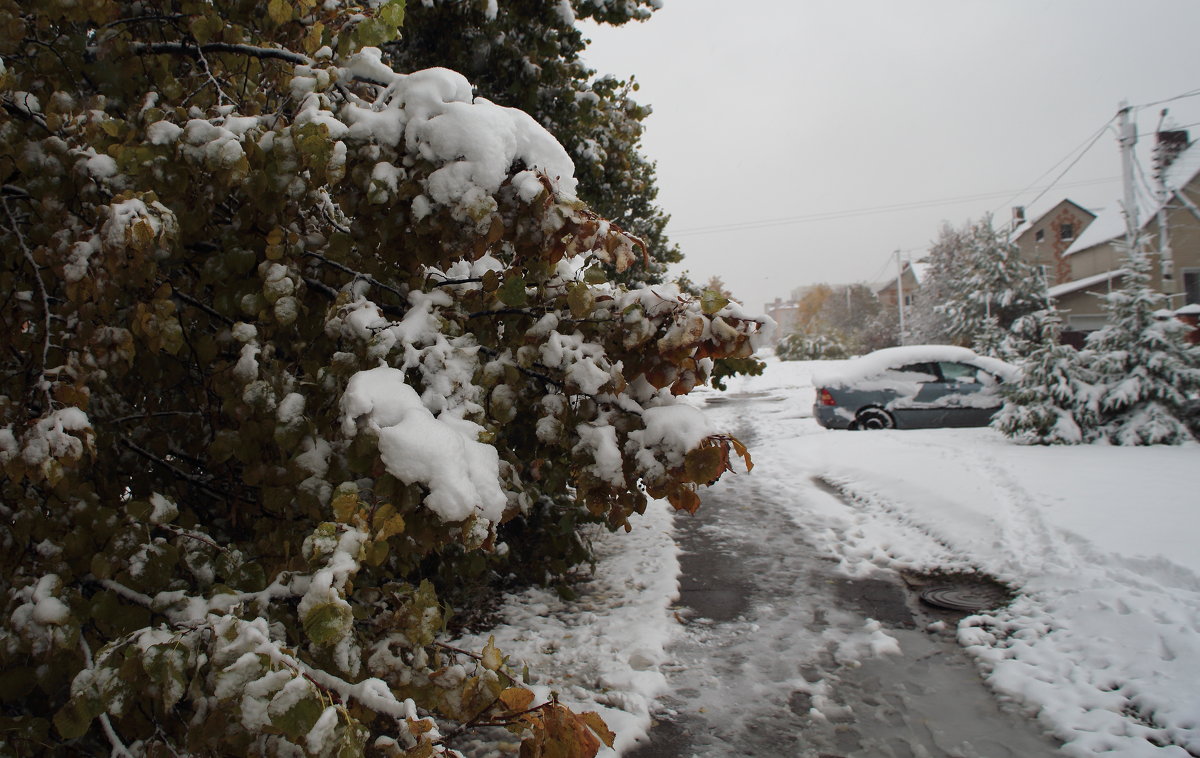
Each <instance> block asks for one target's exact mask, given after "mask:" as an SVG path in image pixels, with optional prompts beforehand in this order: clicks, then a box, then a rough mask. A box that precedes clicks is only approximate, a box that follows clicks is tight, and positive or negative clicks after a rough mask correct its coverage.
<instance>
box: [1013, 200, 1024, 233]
mask: <svg viewBox="0 0 1200 758" xmlns="http://www.w3.org/2000/svg"><path fill="white" fill-rule="evenodd" d="M1012 223H1013V229H1016V228H1017V227H1018V226H1020V225H1021V224H1024V223H1025V206H1023V205H1014V206H1013V221H1012Z"/></svg>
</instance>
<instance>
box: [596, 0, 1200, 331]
mask: <svg viewBox="0 0 1200 758" xmlns="http://www.w3.org/2000/svg"><path fill="white" fill-rule="evenodd" d="M588 34H589V36H590V37H591V38H592V40H593V44H592V46H591V47H590V48H589V51H588V52H587V54H586V59H587V61H588V63H589V64H590V65H591V66H592V67H593V68H595V69H597V70H598V71H599V72H601V73H610V74H615V75H618V76H622V77H627V76H629V75H635V76H636V77H637V80H638V81H639V82H640V83H641V90H640V91H639V92H638V95H637V97H638V100H639V101H640V102H643V103H648V104H650V105H652V106H653V108H654V114H653V115H652V116H651V117H650V119H649V120H648V122H647V124H648V126H647V132H646V135H645V138H644V146H645V151H646V153H647V154H648V156H649V157H650V158H651V159H652V160H654V161H656V162H657V163H658V181H659V189H660V193H659V200H660V203H661V204H662V206H663V207H664V209H665V210H666V211H667V212H668V213H669V214H671V217H672V220H671V225H670V227H669V228H668V232H669V233H670V235H671V237H672V239H674V240H675V241H677V242H678V243H679V245H680V246H681V248H682V250H683V253H684V256H685V261H684V263H683V264H682V266H681V268H682V269H686V270H688V272H689V273H690V274H691V276H692V278H693V279H694V280H697V281H699V282H705V281H707V280H708V278H709V277H711V276H714V275H716V276H720V277H721V278H722V279H723V280H724V281H725V283H726V284H727V285H728V286H729V288H730V289H731V290H732V291H733V293H734V294H735V295H736V296H737V297H738V298H739V299H742V300H743V301H744V302H745V303H746V304H747V305H749V306H752V307H754V308H760V307H761V306H762V304H763V303H764V302H766V301H767V300H770V299H773V298H775V297H784V298H786V297H787V295H788V293H789V292H790V291H791V290H792V289H794V288H795V287H798V286H801V285H805V284H814V283H817V282H830V283H835V284H837V283H847V282H854V281H876V280H880V279H882V278H885V277H886V276H888V275H894V271H895V269H894V265H892V264H889V261H890V260H892V254H893V251H894V250H897V249H900V250H902V251H904V254H905V255H906V256H909V257H913V258H918V257H920V256H921V255H922V254H923V252H924V250H925V249H926V248H927V247H928V245H929V243H930V242H931V241H932V240H933V239H934V238H935V237H936V236H937V233H938V230H939V228H940V227H941V225H942V222H944V221H947V222H950V223H953V224H955V225H960V224H962V223H963V222H965V221H966V220H968V219H977V218H980V217H981V216H982V215H983V214H985V213H987V212H989V211H994V212H995V218H996V220H997V221H998V222H1000V221H1002V222H1007V221H1008V220H1009V218H1010V217H1011V206H1013V205H1019V204H1026V205H1030V204H1031V203H1032V201H1033V200H1034V198H1035V197H1036V196H1037V195H1038V194H1039V193H1041V192H1042V191H1043V190H1044V189H1045V188H1046V187H1047V185H1050V184H1051V183H1052V182H1053V181H1054V180H1055V179H1056V178H1057V177H1058V176H1059V174H1060V172H1061V171H1062V170H1063V169H1065V168H1066V167H1067V163H1069V162H1070V159H1073V158H1075V157H1076V156H1077V154H1078V153H1079V152H1080V151H1081V149H1082V148H1083V147H1084V146H1085V145H1086V144H1087V143H1088V142H1089V141H1090V139H1091V138H1092V137H1094V136H1095V135H1096V134H1097V132H1099V131H1100V130H1102V128H1103V127H1104V125H1105V124H1106V123H1108V122H1109V121H1110V119H1111V118H1112V117H1113V116H1114V115H1115V114H1116V112H1117V109H1118V105H1119V103H1120V102H1121V101H1122V100H1123V99H1128V100H1129V102H1130V104H1132V105H1134V106H1146V107H1139V108H1138V109H1137V121H1138V123H1139V128H1140V131H1141V134H1142V140H1141V143H1142V146H1143V147H1147V148H1148V147H1149V144H1150V142H1151V141H1152V133H1153V131H1154V129H1155V126H1156V125H1157V123H1158V120H1159V112H1160V111H1161V110H1162V109H1163V108H1164V107H1166V108H1169V109H1170V111H1171V117H1172V118H1173V119H1174V120H1175V123H1176V124H1177V125H1191V124H1196V126H1193V127H1192V129H1191V131H1192V134H1193V136H1200V97H1197V96H1191V97H1184V98H1181V99H1178V100H1173V101H1172V102H1169V103H1157V101H1162V100H1166V99H1168V98H1174V97H1176V96H1178V95H1182V94H1185V93H1191V92H1193V91H1197V93H1198V94H1200V2H1197V1H1196V0H908V1H907V2H898V1H897V0H855V2H844V1H843V0H741V1H740V2H730V0H665V2H664V7H663V9H662V10H661V11H659V12H657V13H655V14H654V16H653V17H652V18H651V19H650V20H649V21H647V22H645V23H642V24H630V25H627V26H625V27H618V28H597V27H594V26H589V27H588ZM1151 103H1157V104H1153V105H1150V104H1151ZM1064 159H1068V160H1067V161H1066V162H1063V163H1062V165H1060V166H1058V168H1057V169H1055V168H1054V167H1055V165H1056V164H1059V163H1060V161H1063V160H1064ZM1052 169H1053V170H1052ZM1119 175H1120V159H1119V156H1118V153H1117V148H1116V139H1115V136H1114V134H1113V133H1112V132H1111V130H1110V131H1107V132H1105V133H1104V134H1102V135H1101V136H1100V137H1099V139H1098V140H1097V141H1096V142H1095V144H1094V146H1093V147H1092V148H1091V150H1090V151H1088V152H1087V153H1086V154H1085V155H1084V156H1083V157H1082V159H1080V160H1079V161H1078V163H1077V164H1076V165H1075V166H1074V168H1072V169H1071V170H1070V171H1069V172H1068V173H1067V174H1066V175H1065V176H1063V177H1062V178H1061V180H1060V181H1059V184H1058V185H1057V186H1056V187H1054V188H1053V189H1050V190H1049V191H1048V192H1047V193H1046V194H1045V196H1044V197H1043V198H1042V199H1041V200H1040V201H1039V202H1037V203H1036V204H1032V205H1031V207H1030V211H1031V213H1032V214H1033V215H1036V214H1037V212H1038V211H1039V209H1040V210H1045V209H1046V208H1048V207H1049V205H1051V204H1053V203H1054V202H1057V200H1059V199H1061V198H1063V197H1069V198H1071V199H1073V200H1075V201H1076V202H1079V203H1080V204H1082V205H1084V206H1085V207H1089V208H1092V209H1096V208H1099V207H1103V206H1105V205H1109V204H1113V203H1115V202H1117V198H1118V197H1119V196H1120V193H1121V185H1120V180H1119ZM1025 188H1029V189H1027V190H1026V189H1025ZM1022 190H1025V191H1024V192H1022ZM1018 193H1019V194H1018ZM885 209H886V210H885ZM889 266H890V267H889Z"/></svg>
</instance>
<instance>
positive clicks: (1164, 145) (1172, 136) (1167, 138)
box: [1153, 129, 1189, 181]
mask: <svg viewBox="0 0 1200 758" xmlns="http://www.w3.org/2000/svg"><path fill="white" fill-rule="evenodd" d="M1155 136H1156V139H1155V142H1154V156H1153V160H1154V178H1155V179H1158V180H1159V181H1162V178H1163V174H1164V173H1166V170H1167V169H1168V168H1170V167H1171V164H1172V163H1174V162H1175V159H1176V158H1178V157H1179V154H1180V153H1182V152H1183V151H1184V150H1186V149H1187V147H1188V144H1189V143H1188V133H1187V129H1169V130H1163V131H1159V132H1158V133H1157V134H1156V135H1155Z"/></svg>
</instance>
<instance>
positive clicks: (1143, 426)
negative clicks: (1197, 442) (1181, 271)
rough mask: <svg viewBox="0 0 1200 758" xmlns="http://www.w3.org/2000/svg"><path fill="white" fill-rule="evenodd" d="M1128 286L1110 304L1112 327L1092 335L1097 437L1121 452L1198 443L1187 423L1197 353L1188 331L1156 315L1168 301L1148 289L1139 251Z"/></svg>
mask: <svg viewBox="0 0 1200 758" xmlns="http://www.w3.org/2000/svg"><path fill="white" fill-rule="evenodd" d="M1124 270H1125V275H1124V283H1123V284H1122V286H1121V288H1120V289H1117V290H1114V291H1113V292H1111V293H1109V294H1108V295H1106V296H1105V308H1106V310H1107V313H1108V324H1107V325H1106V326H1105V327H1104V328H1102V329H1100V330H1099V331H1096V332H1093V333H1092V334H1090V335H1088V339H1087V347H1088V349H1089V350H1090V351H1091V352H1092V354H1093V358H1092V363H1091V366H1092V368H1093V370H1094V371H1095V372H1096V375H1097V382H1098V384H1099V387H1100V390H1101V394H1100V395H1099V397H1098V413H1099V420H1098V424H1099V431H1098V433H1099V435H1101V436H1102V437H1103V438H1105V439H1107V440H1108V441H1110V442H1112V443H1113V444H1117V445H1157V444H1170V445H1175V444H1179V443H1181V442H1184V441H1186V440H1190V439H1193V435H1192V433H1191V431H1190V430H1189V429H1188V426H1187V423H1186V421H1185V417H1186V408H1187V404H1188V401H1189V398H1193V397H1195V396H1196V395H1197V394H1200V347H1197V346H1195V345H1189V344H1188V343H1187V340H1186V337H1185V335H1186V333H1187V331H1188V330H1187V327H1186V326H1184V325H1183V324H1182V323H1180V322H1179V321H1177V320H1175V319H1174V318H1159V317H1158V316H1157V315H1156V314H1157V312H1158V311H1159V310H1160V309H1161V308H1162V306H1163V305H1164V303H1165V301H1166V298H1165V297H1164V296H1163V295H1162V294H1161V293H1158V292H1155V291H1154V290H1153V289H1151V287H1150V285H1149V282H1150V261H1149V257H1148V256H1147V254H1146V253H1145V252H1144V251H1143V250H1142V249H1141V247H1140V245H1135V246H1133V247H1132V248H1131V249H1130V250H1129V251H1128V252H1127V253H1126V257H1125V266H1124Z"/></svg>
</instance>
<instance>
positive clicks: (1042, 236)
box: [1033, 229, 1046, 242]
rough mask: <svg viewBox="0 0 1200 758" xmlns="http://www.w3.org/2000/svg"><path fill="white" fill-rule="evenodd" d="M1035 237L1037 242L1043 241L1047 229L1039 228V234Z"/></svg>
mask: <svg viewBox="0 0 1200 758" xmlns="http://www.w3.org/2000/svg"><path fill="white" fill-rule="evenodd" d="M1033 239H1034V240H1035V241H1036V242H1041V241H1042V240H1044V239H1046V230H1045V229H1038V230H1037V234H1035V235H1033Z"/></svg>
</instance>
